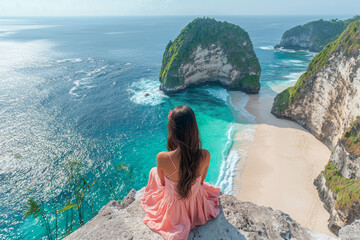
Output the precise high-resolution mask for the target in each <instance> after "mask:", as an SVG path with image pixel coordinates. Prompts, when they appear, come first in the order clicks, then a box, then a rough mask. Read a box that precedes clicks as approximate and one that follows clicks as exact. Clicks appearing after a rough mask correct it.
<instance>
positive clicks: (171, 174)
mask: <svg viewBox="0 0 360 240" xmlns="http://www.w3.org/2000/svg"><path fill="white" fill-rule="evenodd" d="M168 154H169V158H170V161H171V162H172V164H173V166H174V168H175V170H174V171H173V172H172V173H170V174H169V175H167V176H166V177H169V176H171V175H173V174H174V173H176V172H177V171H178V169H177V167H176V165H175V163H174V162H173V160H172V159H171V156H170V153H169V152H168Z"/></svg>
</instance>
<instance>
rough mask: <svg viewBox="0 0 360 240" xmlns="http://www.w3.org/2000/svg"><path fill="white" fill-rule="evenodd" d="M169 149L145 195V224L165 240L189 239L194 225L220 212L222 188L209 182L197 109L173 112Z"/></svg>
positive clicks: (207, 157) (207, 158) (153, 172)
mask: <svg viewBox="0 0 360 240" xmlns="http://www.w3.org/2000/svg"><path fill="white" fill-rule="evenodd" d="M168 118H169V123H168V130H169V135H168V139H167V149H168V150H169V152H160V153H159V154H158V155H157V157H156V160H157V167H154V168H152V169H151V171H150V174H149V182H148V184H147V186H146V188H145V193H144V195H143V196H142V197H141V199H140V201H141V206H142V207H143V209H144V210H145V212H146V215H145V219H144V223H145V224H147V225H148V226H149V227H150V228H151V229H152V230H154V231H156V232H158V233H160V234H161V235H162V236H163V237H164V238H165V239H171V240H175V239H181V240H182V239H187V238H188V235H189V232H190V230H191V229H192V228H194V227H195V226H198V225H203V224H205V223H206V222H207V221H208V220H210V219H211V218H216V217H217V216H218V215H219V213H220V210H219V196H220V189H219V188H217V187H214V186H212V185H210V184H208V183H206V182H204V179H205V177H206V174H207V171H208V168H209V164H210V153H209V151H208V150H206V149H201V141H200V136H199V129H198V126H197V123H196V119H195V114H194V111H193V110H192V109H191V108H189V107H188V106H184V105H182V106H178V107H176V108H175V109H174V111H170V113H169V116H168Z"/></svg>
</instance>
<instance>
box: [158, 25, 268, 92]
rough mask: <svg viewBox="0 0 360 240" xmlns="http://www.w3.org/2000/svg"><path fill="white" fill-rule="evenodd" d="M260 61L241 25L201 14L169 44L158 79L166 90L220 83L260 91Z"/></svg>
mask: <svg viewBox="0 0 360 240" xmlns="http://www.w3.org/2000/svg"><path fill="white" fill-rule="evenodd" d="M260 72H261V68H260V64H259V61H258V59H257V57H256V55H255V52H254V50H253V46H252V43H251V40H250V38H249V35H248V34H247V32H245V31H244V30H243V29H242V28H240V27H239V26H236V25H234V24H230V23H227V22H218V21H215V20H214V19H209V18H198V19H195V20H194V21H192V22H191V23H189V24H188V25H187V26H186V27H185V28H184V29H183V30H182V31H181V33H180V34H179V36H178V37H176V39H175V40H174V41H173V42H171V41H170V42H169V44H168V45H167V46H166V49H165V52H164V56H163V60H162V66H161V71H160V76H159V80H160V82H161V85H160V89H161V90H162V91H164V92H166V93H171V92H179V91H184V90H185V89H186V88H188V87H192V86H196V85H204V84H217V85H220V86H223V87H225V88H226V89H230V90H242V91H244V92H247V93H258V92H259V90H260V83H259V78H260Z"/></svg>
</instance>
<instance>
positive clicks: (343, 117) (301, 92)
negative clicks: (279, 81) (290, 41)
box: [271, 21, 360, 149]
mask: <svg viewBox="0 0 360 240" xmlns="http://www.w3.org/2000/svg"><path fill="white" fill-rule="evenodd" d="M359 25H360V21H356V22H354V23H352V24H350V25H349V27H348V28H347V29H346V30H345V31H344V32H343V33H342V34H341V35H340V36H339V37H338V39H337V40H335V41H334V42H332V43H331V44H328V45H327V46H326V48H325V49H324V50H322V51H321V52H320V53H319V54H317V55H316V56H315V57H314V59H313V60H312V61H311V63H310V64H309V66H308V68H307V71H306V72H305V73H304V74H303V75H301V77H300V78H299V80H298V81H297V83H296V84H295V86H294V87H290V88H287V89H286V90H284V91H283V92H281V93H280V94H278V95H277V96H276V98H275V101H274V104H273V107H272V110H271V112H272V113H273V114H274V115H276V116H277V117H279V118H287V119H291V120H295V121H297V122H298V123H300V124H301V125H303V126H304V127H305V128H307V129H308V130H309V131H310V132H311V133H313V134H314V135H315V136H316V137H317V138H318V139H320V140H321V141H322V142H324V143H325V144H326V145H327V146H328V147H329V148H330V149H334V147H335V145H336V144H337V141H338V139H339V138H340V137H341V135H342V134H343V133H344V131H345V129H346V128H347V127H348V126H349V124H350V122H352V121H354V119H355V117H356V116H359V115H360V26H359Z"/></svg>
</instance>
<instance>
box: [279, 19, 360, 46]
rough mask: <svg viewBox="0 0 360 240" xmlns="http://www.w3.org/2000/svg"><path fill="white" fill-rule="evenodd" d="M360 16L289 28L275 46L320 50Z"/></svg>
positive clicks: (319, 21)
mask: <svg viewBox="0 0 360 240" xmlns="http://www.w3.org/2000/svg"><path fill="white" fill-rule="evenodd" d="M359 19H360V16H355V17H353V18H350V19H347V20H344V21H340V20H335V19H333V20H330V21H324V20H322V19H320V20H318V21H312V22H309V23H306V24H304V25H299V26H296V27H294V28H291V29H289V30H287V31H286V32H285V33H284V34H283V36H282V38H281V41H280V44H278V45H276V46H275V48H286V49H294V50H309V51H312V52H320V51H321V50H323V49H324V48H325V46H326V45H327V44H328V43H330V42H332V41H334V40H335V39H336V38H337V37H339V35H340V34H341V33H342V32H343V31H344V30H345V28H346V27H347V26H348V25H349V24H350V23H352V22H354V21H356V20H359Z"/></svg>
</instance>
